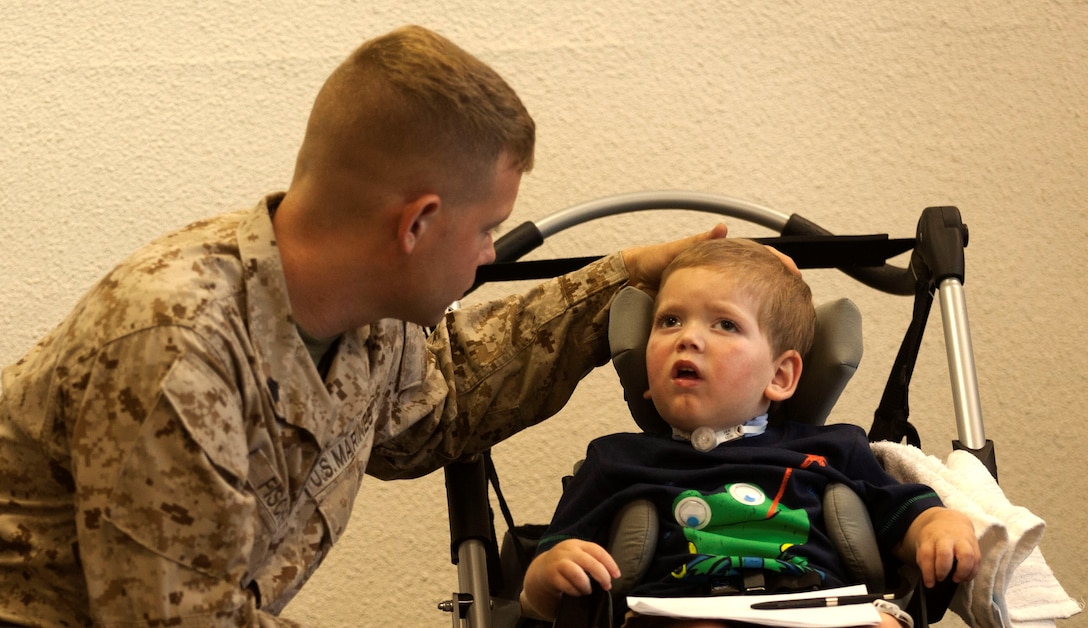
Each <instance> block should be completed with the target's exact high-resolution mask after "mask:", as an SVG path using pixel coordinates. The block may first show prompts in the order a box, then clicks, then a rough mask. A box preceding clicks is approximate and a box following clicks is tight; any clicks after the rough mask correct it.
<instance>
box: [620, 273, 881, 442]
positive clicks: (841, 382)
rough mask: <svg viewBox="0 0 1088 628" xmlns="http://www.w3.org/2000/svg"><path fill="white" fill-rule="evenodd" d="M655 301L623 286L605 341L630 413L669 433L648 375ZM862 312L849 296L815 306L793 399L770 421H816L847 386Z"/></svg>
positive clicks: (857, 354)
mask: <svg viewBox="0 0 1088 628" xmlns="http://www.w3.org/2000/svg"><path fill="white" fill-rule="evenodd" d="M653 309H654V302H653V299H652V298H651V297H650V295H648V294H646V293H645V292H643V291H641V290H639V289H637V288H633V287H627V288H624V289H623V290H620V292H619V293H618V294H617V295H616V296H615V298H614V299H613V300H612V305H611V308H610V310H609V319H608V343H609V346H610V347H611V351H612V364H613V365H614V366H615V367H616V372H617V373H618V374H619V376H620V384H621V385H622V386H623V394H624V397H625V398H626V399H627V406H628V407H629V408H630V409H631V416H632V417H633V418H634V419H635V422H636V423H638V426H639V427H640V428H642V430H643V431H645V432H651V433H662V434H668V433H671V431H672V430H671V428H670V427H669V426H668V424H666V423H665V421H664V420H663V419H662V418H661V417H660V416H658V414H657V409H656V408H654V404H653V402H652V401H650V400H648V399H645V398H644V397H643V394H644V393H645V392H646V391H647V390H649V388H650V383H649V380H648V378H647V375H646V341H647V339H648V338H649V337H650V327H651V325H652V324H653ZM861 353H862V336H861V313H860V312H859V311H858V308H857V306H855V305H854V304H853V302H851V301H850V300H849V299H837V300H835V301H830V302H828V303H823V304H821V305H819V306H817V307H816V335H815V337H814V340H813V343H812V348H811V349H810V350H809V352H808V354H807V355H805V358H804V368H803V370H802V374H801V380H800V382H799V383H798V385H797V391H796V392H795V393H794V395H793V397H791V398H790V399H787V400H786V401H784V402H782V403H781V404H779V405H778V406H777V407H776V408H774V409H773V410H772V412H771V417H770V420H771V422H777V421H783V420H789V421H796V422H799V423H811V424H816V425H820V424H823V423H824V421H826V420H827V416H828V414H830V413H831V408H832V407H834V405H835V402H836V401H838V399H839V395H840V394H842V391H843V389H844V388H846V384H847V382H849V381H850V378H851V377H852V376H853V375H854V372H855V371H856V370H857V368H858V363H859V362H861Z"/></svg>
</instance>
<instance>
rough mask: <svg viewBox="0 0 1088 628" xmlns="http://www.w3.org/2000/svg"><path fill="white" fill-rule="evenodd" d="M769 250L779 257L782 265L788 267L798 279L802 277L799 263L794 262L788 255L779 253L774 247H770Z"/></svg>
mask: <svg viewBox="0 0 1088 628" xmlns="http://www.w3.org/2000/svg"><path fill="white" fill-rule="evenodd" d="M767 250H768V251H770V252H771V253H774V254H775V255H777V256H778V259H780V260H782V263H783V264H785V265H786V268H788V269H789V270H790V272H791V273H793V274H795V275H797V276H798V277H800V276H801V269H800V268H798V267H797V262H795V261H793V258H792V257H790V256H789V255H786V254H785V253H783V252H782V251H779V250H778V249H776V248H774V247H773V246H768V247H767Z"/></svg>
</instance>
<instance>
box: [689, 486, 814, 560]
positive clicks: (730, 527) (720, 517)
mask: <svg viewBox="0 0 1088 628" xmlns="http://www.w3.org/2000/svg"><path fill="white" fill-rule="evenodd" d="M672 506H673V516H674V517H675V518H676V521H677V522H678V523H679V524H680V525H681V526H682V527H683V531H684V536H685V537H686V538H687V541H688V549H689V551H690V552H691V554H692V557H691V559H690V560H689V561H688V562H687V563H686V564H684V565H682V566H680V567H679V568H677V569H676V570H675V571H674V572H673V574H672V575H673V577H674V578H677V579H685V578H699V577H704V578H714V577H725V576H731V575H736V574H739V573H740V570H741V569H745V570H748V569H759V570H764V571H771V572H776V573H781V574H787V575H800V574H803V573H805V572H808V571H811V570H810V569H809V567H808V561H807V560H806V559H805V558H803V557H800V556H793V555H790V554H789V552H788V550H789V548H790V547H793V546H795V545H802V544H804V543H805V542H806V541H808V535H809V528H810V524H809V519H808V513H807V512H806V511H804V510H794V509H792V508H789V507H786V506H783V505H782V504H779V503H778V502H777V500H774V499H768V497H767V495H766V494H765V493H764V492H763V491H762V490H761V489H760V488H759V487H758V486H755V485H752V484H745V483H737V484H729V485H726V486H725V487H724V488H723V490H721V491H720V492H716V493H711V494H704V493H702V492H701V491H697V490H689V491H684V492H683V493H681V494H680V495H678V496H677V497H676V499H675V500H673V504H672Z"/></svg>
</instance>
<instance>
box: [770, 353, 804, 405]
mask: <svg viewBox="0 0 1088 628" xmlns="http://www.w3.org/2000/svg"><path fill="white" fill-rule="evenodd" d="M800 380H801V354H800V353H798V352H797V351H796V350H795V349H790V350H788V351H785V352H783V353H782V355H780V356H778V359H776V360H775V362H774V377H772V378H771V381H770V383H769V384H767V388H766V389H765V390H764V391H763V394H764V396H765V397H767V399H770V400H771V401H785V400H786V399H789V398H790V397H792V396H793V393H794V392H796V390H797V382H798V381H800Z"/></svg>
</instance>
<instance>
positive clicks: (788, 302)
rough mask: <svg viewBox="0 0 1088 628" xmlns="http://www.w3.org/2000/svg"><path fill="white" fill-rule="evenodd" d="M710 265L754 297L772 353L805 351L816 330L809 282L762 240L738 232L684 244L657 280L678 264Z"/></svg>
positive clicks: (675, 268) (673, 269)
mask: <svg viewBox="0 0 1088 628" xmlns="http://www.w3.org/2000/svg"><path fill="white" fill-rule="evenodd" d="M696 267H698V268H710V269H713V270H717V271H720V272H722V273H726V274H728V275H729V276H730V277H732V278H733V279H734V280H735V281H736V282H737V286H738V287H740V288H741V289H742V290H747V291H749V292H750V293H751V295H752V296H753V297H754V298H755V299H756V300H757V302H758V303H759V311H758V313H757V316H758V319H759V325H760V327H761V328H763V330H764V332H765V333H766V335H767V340H768V342H769V343H770V345H771V350H772V351H773V352H774V355H775V356H778V355H781V354H782V352H783V351H786V350H788V349H796V350H797V352H798V353H800V354H801V355H802V356H804V355H805V354H806V353H807V352H808V350H809V348H811V347H812V338H813V336H814V335H815V333H816V310H815V307H814V306H813V304H812V290H811V289H810V288H809V287H808V284H806V283H805V281H804V280H803V279H801V277H800V275H797V274H796V273H794V272H793V271H791V270H790V269H789V268H787V267H786V265H785V264H783V263H782V260H780V259H779V258H778V256H777V255H775V254H774V253H772V252H771V251H770V250H769V249H768V248H767V247H766V246H764V245H762V244H759V243H758V242H754V241H752V240H746V239H743V238H721V239H716V240H707V241H705V242H700V243H699V244H696V245H694V246H692V247H690V248H688V249H685V250H684V251H683V252H681V253H680V254H679V255H677V256H676V258H675V259H674V260H673V261H672V263H671V264H669V266H668V267H667V268H666V269H665V271H664V272H663V273H662V275H661V284H662V285H664V284H665V282H666V281H668V278H669V275H671V274H672V273H673V272H674V271H676V270H678V269H681V268H696Z"/></svg>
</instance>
